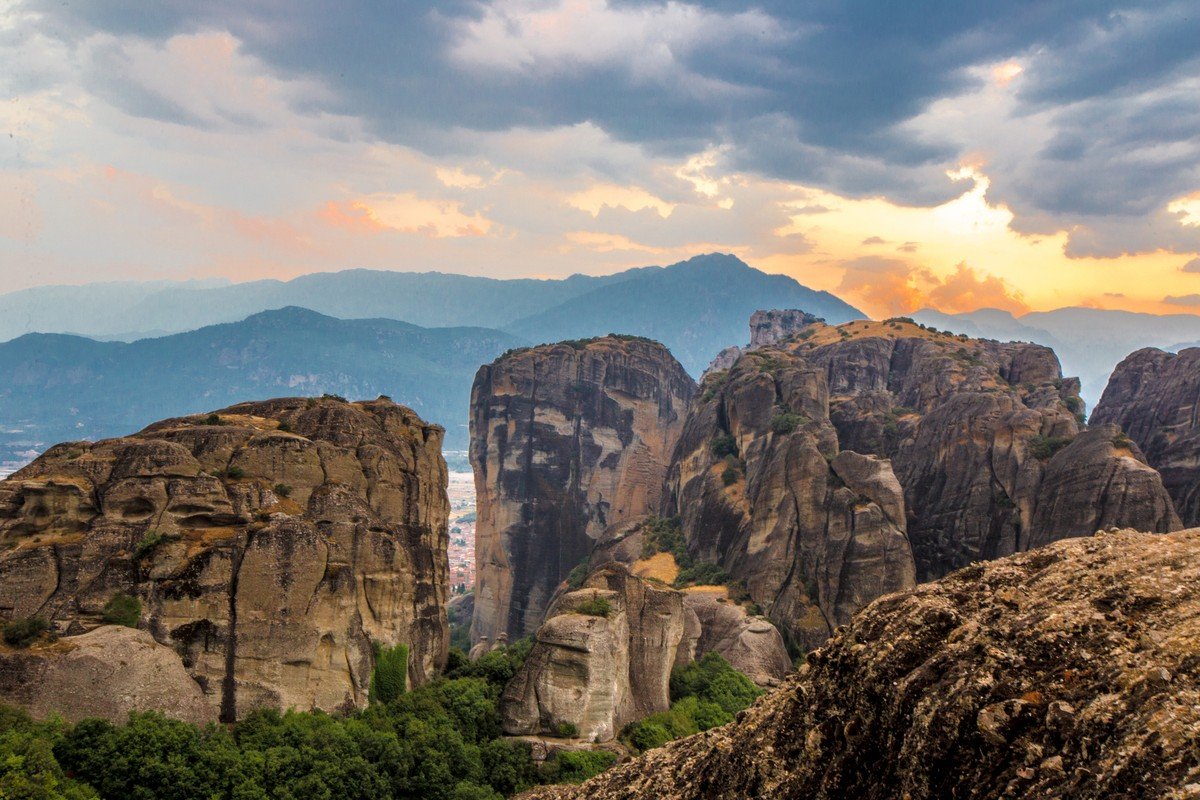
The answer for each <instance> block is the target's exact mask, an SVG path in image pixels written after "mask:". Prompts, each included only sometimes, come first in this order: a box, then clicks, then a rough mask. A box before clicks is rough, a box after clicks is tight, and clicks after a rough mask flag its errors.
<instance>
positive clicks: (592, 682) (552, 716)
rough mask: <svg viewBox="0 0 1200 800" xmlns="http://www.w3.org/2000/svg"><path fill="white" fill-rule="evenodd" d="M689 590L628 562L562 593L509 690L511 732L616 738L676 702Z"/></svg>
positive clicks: (507, 728)
mask: <svg viewBox="0 0 1200 800" xmlns="http://www.w3.org/2000/svg"><path fill="white" fill-rule="evenodd" d="M684 629H685V617H684V607H683V596H682V594H681V593H680V592H678V591H676V590H674V589H671V588H668V587H666V586H661V585H659V586H656V585H655V584H653V583H651V582H649V581H645V580H642V579H640V578H637V577H635V576H634V575H632V574H630V572H629V570H628V569H627V568H626V567H624V566H623V565H620V564H615V563H614V564H610V565H607V566H605V567H603V568H601V569H598V570H595V571H593V572H592V573H591V574H589V575H588V576H587V578H586V580H585V581H584V582H583V585H582V586H581V587H580V588H579V589H577V590H575V591H571V592H566V593H564V594H561V595H560V596H559V597H558V598H557V600H556V601H555V602H554V605H553V606H552V607H551V609H550V612H549V613H548V614H547V616H546V621H545V623H544V624H543V625H542V626H541V627H540V628H538V631H537V637H536V642H535V644H534V646H533V649H532V650H531V651H530V653H529V657H528V658H527V659H526V661H525V665H524V667H523V668H522V669H521V671H520V672H519V673H518V674H517V676H516V677H515V678H514V679H513V680H512V682H510V683H509V685H508V686H507V687H506V688H505V690H504V695H503V697H502V698H501V705H500V713H501V716H502V718H503V725H504V732H505V733H508V734H512V735H529V734H549V735H552V736H554V735H563V733H564V732H566V731H570V732H571V734H570V735H571V736H572V737H578V738H580V739H583V740H584V741H589V742H607V741H610V740H612V739H613V738H614V737H615V736H616V735H617V734H618V733H620V731H621V729H622V728H624V727H625V726H626V725H628V724H629V723H631V722H634V721H636V720H639V719H642V718H643V717H646V716H648V715H650V714H653V713H655V712H658V711H666V710H667V708H668V707H669V706H670V702H671V698H670V692H669V688H670V687H669V684H670V679H671V669H672V667H674V666H675V663H676V661H677V659H678V658H679V656H680V652H679V647H680V644H681V643H682V642H683V640H684Z"/></svg>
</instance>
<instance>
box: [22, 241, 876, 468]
mask: <svg viewBox="0 0 1200 800" xmlns="http://www.w3.org/2000/svg"><path fill="white" fill-rule="evenodd" d="M764 306H768V307H776V306H784V307H802V308H805V309H806V310H812V313H815V314H818V315H819V316H823V317H825V318H826V319H828V320H830V321H831V322H845V321H848V320H851V319H858V318H864V317H865V316H866V315H865V314H863V313H862V312H861V311H859V310H858V309H856V308H854V307H853V306H850V305H848V304H847V303H844V302H842V301H841V300H839V299H837V298H836V297H834V296H833V295H831V294H829V293H827V292H818V291H814V290H812V289H808V288H806V287H804V286H802V285H801V284H799V283H797V282H796V281H795V280H794V279H792V278H789V277H786V276H783V275H768V274H766V273H763V272H760V271H758V270H756V269H753V268H751V267H750V266H748V265H746V264H745V263H744V262H742V261H740V260H739V259H737V258H735V257H733V256H728V255H720V254H711V255H707V256H699V257H696V258H693V259H690V260H688V261H686V262H682V263H679V264H675V265H672V266H669V267H643V268H638V269H631V270H627V271H625V272H622V273H618V274H616V275H611V276H606V277H601V278H592V277H586V276H582V275H576V276H573V277H571V278H567V279H565V280H557V281H555V280H528V279H520V280H493V279H490V278H475V277H470V276H463V275H445V274H440V273H393V272H372V271H367V270H350V271H348V272H339V273H326V274H319V275H308V276H305V277H303V278H297V279H295V280H293V281H288V282H279V281H257V282H254V283H248V284H235V285H225V286H221V285H211V284H185V285H175V284H162V283H154V284H100V285H96V286H93V287H87V286H84V287H47V288H45V289H34V290H25V291H22V292H16V293H12V294H8V295H3V296H0V330H4V331H6V332H8V333H10V334H11V333H13V332H14V331H16V332H19V331H22V330H26V329H31V328H32V329H37V330H40V331H42V332H40V333H25V334H24V335H19V336H18V337H17V338H15V339H13V340H12V341H9V342H6V343H4V344H0V372H2V373H3V374H5V375H7V376H9V377H8V378H7V380H6V381H5V382H4V383H3V384H0V420H2V421H3V423H4V424H3V426H2V427H0V461H6V460H10V459H12V460H21V458H22V457H25V458H27V457H29V456H30V455H31V454H32V453H36V452H38V451H40V449H43V448H44V447H45V446H46V445H47V444H49V443H52V442H55V441H59V440H63V439H84V438H97V437H104V436H116V435H120V434H123V433H128V432H129V431H132V430H136V429H138V428H140V427H141V426H143V425H146V424H148V423H150V422H152V421H153V420H156V419H159V418H162V417H165V416H173V415H178V414H187V413H195V412H198V411H200V410H203V409H206V408H215V407H218V406H221V405H228V404H230V403H233V402H236V401H240V400H253V399H262V398H267V397H273V396H278V395H281V394H293V395H295V394H307V395H312V394H322V393H326V392H328V393H332V394H339V395H345V396H347V397H352V398H369V397H375V396H376V395H379V394H386V395H389V396H391V397H393V398H394V399H395V400H396V401H397V402H401V403H404V404H405V405H408V406H410V407H412V408H413V409H414V410H415V411H417V412H418V413H419V414H421V415H422V417H424V418H425V419H428V420H430V421H433V422H437V423H439V424H441V425H443V426H445V427H446V429H447V433H446V446H447V447H448V448H449V449H464V448H465V447H466V442H467V431H466V422H467V406H468V400H469V394H470V387H471V380H472V378H473V377H474V374H475V371H476V370H477V369H478V368H479V366H480V365H482V364H485V363H488V362H490V361H491V360H492V359H494V358H495V357H496V356H497V355H499V354H500V353H502V352H503V351H505V350H508V349H511V348H515V347H520V346H524V345H529V344H537V343H541V342H552V341H561V340H565V339H574V338H583V337H588V336H601V335H604V334H607V333H609V332H614V331H615V332H620V333H628V334H634V335H639V336H647V337H651V338H655V339H658V340H660V341H662V342H663V343H664V344H666V345H667V346H668V347H670V348H671V350H672V351H673V352H674V353H675V354H676V355H677V356H678V357H679V360H680V361H681V362H682V363H683V365H684V366H685V368H687V369H688V370H689V371H690V372H692V374H694V375H698V374H699V373H700V372H701V371H702V370H703V369H704V367H705V366H707V364H708V362H709V360H710V359H711V358H712V357H713V356H714V355H715V354H716V353H717V352H718V351H720V350H721V349H722V348H724V347H725V346H727V345H728V344H729V343H731V342H737V341H742V340H744V339H745V338H746V320H747V319H748V318H749V316H750V314H751V313H753V312H754V311H755V310H756V309H758V308H761V307H764ZM101 311H103V312H104V313H100V312H101ZM399 320H403V321H399ZM443 326H458V327H443ZM192 327H196V328H197V329H196V330H191V328H192ZM179 328H185V329H187V330H188V331H189V332H180V333H170V334H166V335H162V334H160V335H158V336H156V337H154V338H137V339H135V340H134V341H132V342H126V341H120V339H127V338H129V334H122V333H121V331H122V330H124V331H163V330H171V329H179ZM67 331H69V333H67ZM83 334H86V335H83ZM100 338H115V339H117V341H99V340H98V339H100ZM22 454H23V455H22Z"/></svg>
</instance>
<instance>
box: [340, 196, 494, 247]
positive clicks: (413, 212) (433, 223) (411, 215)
mask: <svg viewBox="0 0 1200 800" xmlns="http://www.w3.org/2000/svg"><path fill="white" fill-rule="evenodd" d="M317 214H318V216H319V217H320V218H321V219H323V220H325V221H326V222H327V223H329V224H330V225H333V226H334V227H338V228H342V229H344V230H349V231H354V232H357V233H368V234H371V233H379V232H381V231H385V230H392V231H398V232H400V233H419V234H423V235H425V236H428V237H430V238H431V239H449V238H457V237H464V236H486V235H487V234H488V232H489V231H491V229H492V227H493V225H494V224H495V223H493V222H492V220H490V219H488V218H487V217H485V216H483V215H482V214H479V213H478V212H476V213H474V214H467V213H465V212H464V211H463V210H462V203H459V202H457V201H453V200H428V199H425V198H422V197H418V196H417V195H415V194H412V193H411V192H410V193H405V194H374V195H371V196H370V197H368V198H366V199H364V200H354V201H352V202H350V203H341V204H339V203H336V202H334V201H332V200H331V201H329V202H328V203H326V204H325V207H324V208H322V209H321V210H320V211H319V212H317Z"/></svg>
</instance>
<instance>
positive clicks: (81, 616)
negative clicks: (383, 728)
mask: <svg viewBox="0 0 1200 800" xmlns="http://www.w3.org/2000/svg"><path fill="white" fill-rule="evenodd" d="M441 443H442V430H441V428H439V427H436V426H431V425H427V424H425V423H424V422H422V421H421V419H420V418H418V417H417V415H416V414H414V413H413V412H412V411H410V410H409V409H407V408H404V407H402V406H398V405H395V404H393V403H392V402H391V401H388V400H386V399H383V398H381V399H380V400H378V401H373V402H367V403H346V402H345V401H342V400H339V399H334V398H323V399H308V400H306V399H284V400H272V401H265V402H259V403H245V404H241V405H238V406H233V407H231V408H228V409H225V410H223V411H219V412H217V413H216V414H214V415H212V416H211V417H210V416H209V415H201V416H197V417H188V418H181V419H173V420H167V421H165V422H161V423H157V424H155V425H152V426H150V427H149V428H147V429H146V430H144V431H142V432H141V433H138V434H136V435H133V436H130V437H127V438H123V439H113V440H107V441H102V442H97V443H94V444H93V443H88V442H79V443H70V444H63V445H58V446H56V447H54V448H52V449H51V450H49V451H48V452H47V453H46V454H45V455H43V456H42V457H41V458H39V459H38V460H37V461H35V462H33V463H32V464H31V465H29V466H28V467H26V468H25V469H23V470H21V471H20V472H18V473H16V474H15V475H13V476H11V477H10V478H9V479H8V480H6V481H4V482H3V483H0V547H2V548H3V549H2V551H0V612H2V613H3V614H4V616H5V617H6V618H8V619H18V618H25V617H33V616H37V617H41V618H43V619H46V620H49V621H50V622H51V623H52V625H53V626H54V628H55V629H56V630H57V631H58V632H59V633H60V634H64V636H63V637H62V638H60V639H59V640H58V642H57V643H55V644H54V645H52V646H49V648H48V649H47V648H43V649H42V651H40V652H39V649H38V648H39V646H38V645H35V646H34V647H33V648H31V649H30V650H29V651H25V652H24V654H25V655H29V656H30V657H32V656H34V655H36V656H37V657H38V658H49V659H50V661H51V662H52V661H53V658H52V656H53V653H54V649H53V648H65V649H68V650H70V649H71V648H73V647H75V646H76V644H75V643H76V642H78V643H79V644H80V645H82V643H83V640H84V637H83V636H80V635H78V634H85V635H88V636H92V634H87V633H86V632H87V631H90V630H92V629H93V628H96V627H97V626H98V625H99V624H100V623H101V622H102V621H103V615H104V608H105V606H106V604H107V603H108V602H109V601H110V600H111V599H112V598H113V597H114V596H115V595H118V594H127V595H130V596H132V597H136V598H137V599H138V600H139V601H140V604H141V614H140V619H139V620H138V621H137V626H138V628H139V629H140V630H141V631H145V632H146V633H148V634H149V637H150V638H146V637H144V636H143V637H141V638H140V639H138V640H137V641H136V642H123V644H122V645H121V646H122V647H124V648H126V649H128V650H130V651H131V652H133V651H138V652H143V653H145V654H146V658H147V659H151V660H154V661H162V660H163V659H164V658H165V657H164V655H163V653H164V652H166V653H169V654H170V655H171V657H172V658H174V659H176V661H178V662H179V664H180V666H179V668H178V669H173V670H171V671H169V672H163V671H161V670H160V671H159V673H160V674H161V675H162V676H167V677H163V680H169V681H175V682H179V676H181V675H183V676H185V677H186V679H187V680H186V681H183V682H182V685H180V686H178V694H179V696H180V697H181V698H189V697H191V696H192V695H193V694H195V693H196V692H197V691H198V692H199V695H198V699H197V700H196V701H195V702H192V700H188V701H187V705H186V709H184V710H181V712H180V714H181V715H182V716H185V717H187V718H196V717H197V716H203V717H206V718H208V719H218V718H219V719H222V720H227V721H228V720H233V719H236V718H239V717H242V716H244V715H245V714H246V713H248V712H249V711H252V710H254V709H256V708H276V709H287V708H292V707H295V708H299V709H314V708H315V709H323V710H327V711H346V710H351V709H354V708H358V707H362V706H364V705H365V704H366V702H367V692H368V686H369V683H370V675H371V670H372V668H373V663H374V655H373V650H372V647H373V645H372V643H373V642H378V643H381V644H383V645H388V646H392V645H397V644H406V645H408V646H409V648H410V663H409V676H410V679H411V680H412V681H413V682H421V681H424V680H426V679H428V678H429V677H431V676H432V674H433V673H434V672H435V671H436V670H437V669H439V668H441V667H442V666H443V665H444V664H445V659H446V655H447V650H448V642H449V627H448V623H447V620H446V601H447V597H448V586H447V582H448V565H447V558H446V547H447V518H448V514H449V503H448V501H447V499H446V477H447V476H446V466H445V462H444V461H443V459H442V456H441ZM105 630H108V629H105ZM96 635H97V636H98V635H99V634H96ZM104 636H107V637H114V636H116V634H114V633H107V634H104ZM94 639H95V637H94V636H93V638H92V639H88V641H89V642H91V644H90V645H89V646H90V648H91V651H92V652H100V651H102V650H103V648H100V647H98V646H97V645H96V643H95V641H94ZM21 655H22V654H19V653H18V654H11V655H10V658H9V661H8V664H9V666H12V665H13V664H15V661H14V660H13V659H16V658H18V657H20V656H21ZM139 660H140V659H139ZM81 663H83V662H81ZM88 663H91V662H88ZM148 663H149V662H148ZM14 668H15V667H14ZM39 669H44V670H45V669H49V670H50V672H51V673H54V674H58V673H61V672H62V671H63V669H65V668H64V667H62V666H61V665H55V664H53V663H50V664H49V665H48V666H46V665H43V667H40V668H39ZM55 670H57V672H55ZM0 671H2V670H0ZM60 677H61V676H60ZM68 677H69V676H68ZM17 684H19V681H18V682H17ZM17 684H12V685H9V686H7V687H6V688H4V689H2V690H0V693H3V694H4V695H5V696H6V697H8V698H12V699H15V700H16V701H18V702H20V701H21V700H22V697H23V695H22V693H21V687H20V686H19V685H17ZM55 685H64V686H69V685H71V681H70V680H69V679H68V678H62V679H61V680H60V681H59V684H55ZM10 690H11V691H10ZM39 702H40V703H41V705H39V706H38V708H39V709H43V708H49V706H51V705H52V706H55V707H57V708H60V709H61V710H64V711H65V710H66V709H65V706H66V705H69V704H70V703H71V702H72V701H71V698H70V697H57V698H54V697H50V698H46V697H42V698H40V699H39ZM181 702H182V700H181ZM197 703H199V704H201V705H203V707H204V711H203V713H201V712H199V711H197V705H196V704H197ZM47 704H49V705H47ZM122 708H123V706H122V705H121V704H119V703H118V704H115V705H110V706H105V707H101V708H95V709H84V713H85V714H86V713H98V714H103V715H105V716H111V717H116V718H120V717H123V716H124V714H123V713H118V712H121V709H122ZM181 708H182V707H181ZM79 710H80V709H78V708H76V709H71V711H70V713H71V715H76V714H77V712H78V711H79ZM126 710H128V709H126ZM185 712H186V713H185Z"/></svg>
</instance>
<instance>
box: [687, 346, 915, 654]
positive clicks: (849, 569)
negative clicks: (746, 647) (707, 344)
mask: <svg viewBox="0 0 1200 800" xmlns="http://www.w3.org/2000/svg"><path fill="white" fill-rule="evenodd" d="M702 388H703V389H704V391H703V394H702V395H701V396H700V397H699V398H698V400H697V402H696V403H694V404H693V407H692V410H691V413H690V414H689V416H688V420H687V424H686V425H685V427H684V433H683V436H682V437H681V438H680V441H679V445H678V447H677V449H676V457H675V460H674V464H673V466H672V472H671V476H670V483H671V486H672V490H673V495H674V499H675V502H676V506H677V509H678V513H679V515H680V517H681V519H682V523H683V530H684V533H685V535H686V537H687V540H688V549H689V551H690V552H691V553H692V555H693V556H695V557H696V558H697V559H699V560H701V561H706V562H710V563H713V564H718V565H720V566H721V567H723V568H724V569H726V570H727V571H728V572H729V573H731V574H732V575H733V576H734V577H735V578H737V579H739V580H741V581H742V582H743V583H744V584H745V586H746V589H747V591H748V592H749V594H750V597H751V598H752V599H753V600H754V601H755V602H756V603H758V605H759V606H761V607H762V608H763V610H764V611H765V612H766V614H767V615H768V617H769V618H770V619H771V620H772V621H774V622H775V623H776V624H777V625H778V626H779V627H780V629H781V630H782V631H783V632H784V634H785V635H787V636H789V637H790V638H791V639H792V640H793V642H795V643H796V644H797V645H799V646H800V647H803V648H806V649H807V648H812V647H816V646H818V645H819V644H820V643H821V642H823V641H825V639H826V638H828V636H829V635H830V634H831V633H832V632H833V630H834V629H835V628H837V626H839V625H842V624H845V623H846V622H848V621H849V619H850V617H851V616H852V615H853V614H854V612H856V611H857V610H858V609H860V608H861V607H863V606H864V605H866V604H867V603H869V602H870V601H871V600H874V599H875V598H876V597H879V596H880V595H882V594H887V593H889V592H894V591H899V590H901V589H906V588H910V587H912V586H913V585H914V580H915V569H914V566H913V556H912V551H911V549H910V546H909V542H908V539H907V537H906V536H905V511H904V497H903V492H902V490H901V488H900V484H899V482H898V481H897V480H896V477H895V475H893V473H892V469H891V466H890V464H888V462H886V461H884V460H881V459H878V458H875V457H872V456H868V455H862V454H859V453H855V452H850V451H845V452H843V451H841V450H840V448H839V445H838V437H837V430H836V429H835V428H834V426H833V424H832V423H831V421H830V417H829V403H830V399H829V392H828V381H827V379H826V375H825V372H824V371H823V370H820V369H816V368H814V367H812V366H810V365H809V364H807V363H805V362H804V361H803V360H802V359H799V358H795V357H793V356H792V355H791V354H789V353H788V352H786V351H783V350H778V349H774V348H760V349H757V350H754V351H751V352H749V353H747V354H745V355H743V356H742V357H741V359H739V360H738V362H737V363H736V364H735V365H734V367H733V368H732V369H731V370H729V371H728V372H725V373H713V374H710V375H709V376H708V378H707V379H706V381H705V384H704V386H703V387H702Z"/></svg>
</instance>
